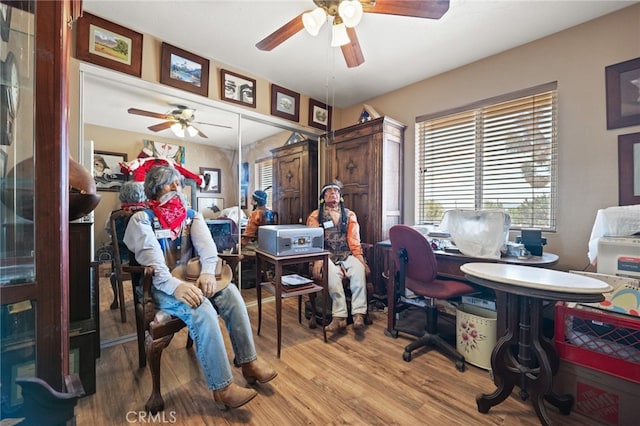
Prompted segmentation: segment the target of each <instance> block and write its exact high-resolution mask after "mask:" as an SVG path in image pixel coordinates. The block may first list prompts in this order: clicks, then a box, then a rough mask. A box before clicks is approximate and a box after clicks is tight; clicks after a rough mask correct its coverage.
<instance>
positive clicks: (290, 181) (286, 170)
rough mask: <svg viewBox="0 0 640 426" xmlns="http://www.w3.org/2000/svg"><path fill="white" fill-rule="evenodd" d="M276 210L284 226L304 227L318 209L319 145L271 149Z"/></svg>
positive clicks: (298, 144)
mask: <svg viewBox="0 0 640 426" xmlns="http://www.w3.org/2000/svg"><path fill="white" fill-rule="evenodd" d="M271 153H272V155H273V203H272V206H273V210H274V211H276V212H277V213H278V218H279V223H280V224H281V225H288V224H302V225H304V224H305V223H306V222H307V217H308V216H309V214H311V212H312V211H313V210H315V209H317V208H318V142H317V141H313V140H304V141H300V142H296V143H292V144H288V145H284V146H281V147H278V148H275V149H272V150H271Z"/></svg>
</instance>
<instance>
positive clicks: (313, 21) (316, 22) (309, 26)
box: [302, 7, 327, 37]
mask: <svg viewBox="0 0 640 426" xmlns="http://www.w3.org/2000/svg"><path fill="white" fill-rule="evenodd" d="M326 21H327V13H326V12H325V11H324V9H323V8H321V7H316V8H315V9H313V10H312V11H310V12H307V13H304V14H302V24H303V25H304V29H305V30H307V32H308V33H309V34H311V35H312V36H314V37H315V36H317V35H318V33H319V32H320V28H322V26H323V25H324V23H325V22H326Z"/></svg>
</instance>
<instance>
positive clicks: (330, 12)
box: [256, 0, 449, 68]
mask: <svg viewBox="0 0 640 426" xmlns="http://www.w3.org/2000/svg"><path fill="white" fill-rule="evenodd" d="M313 2H314V3H315V5H316V8H315V9H313V10H310V11H307V12H303V13H301V14H300V15H298V16H296V17H295V18H293V19H292V20H291V21H289V22H287V23H286V24H284V25H283V26H281V27H280V28H278V29H277V30H275V31H274V32H273V33H271V34H270V35H268V36H267V37H265V38H264V39H262V40H261V41H259V42H258V43H256V47H257V48H258V49H260V50H267V51H268V50H273V49H274V48H275V47H277V46H279V45H280V44H281V43H283V42H284V41H286V40H288V39H289V38H290V37H292V36H294V35H295V34H297V33H298V32H300V31H301V30H302V29H303V28H304V29H306V30H307V31H308V32H309V33H310V34H311V35H313V36H315V35H317V34H318V32H319V31H320V28H321V27H322V25H323V24H324V23H325V22H326V21H327V20H328V18H329V17H331V18H332V19H331V21H332V25H331V31H332V41H331V46H333V47H337V46H340V48H341V49H342V54H343V56H344V59H345V61H346V62H347V67H349V68H354V67H357V66H359V65H361V64H362V63H364V55H363V54H362V49H360V42H359V41H358V36H357V34H356V29H355V26H356V25H357V24H358V22H360V18H362V14H363V13H378V14H382V15H399V16H412V17H416V18H429V19H440V18H441V17H442V15H444V14H445V13H446V12H447V10H449V0H413V1H402V0H313Z"/></svg>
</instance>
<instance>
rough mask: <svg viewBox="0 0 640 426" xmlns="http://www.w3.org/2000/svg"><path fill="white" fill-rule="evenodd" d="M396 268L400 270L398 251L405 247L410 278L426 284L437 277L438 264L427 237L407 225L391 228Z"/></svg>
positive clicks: (408, 276)
mask: <svg viewBox="0 0 640 426" xmlns="http://www.w3.org/2000/svg"><path fill="white" fill-rule="evenodd" d="M389 238H390V239H391V247H392V250H393V259H394V261H395V262H396V269H397V270H400V259H399V258H398V251H399V250H400V249H403V248H404V249H405V250H406V251H407V256H408V258H409V260H408V262H407V264H406V266H405V267H406V269H405V274H406V277H407V278H409V279H410V280H414V281H418V282H420V283H423V284H426V283H429V282H431V281H433V280H435V279H436V277H437V275H438V264H437V262H436V256H435V254H433V250H432V249H431V244H430V243H429V241H428V240H427V238H426V237H425V236H424V235H423V234H421V233H420V232H418V231H416V230H415V229H413V228H412V227H410V226H407V225H394V226H392V227H391V229H389Z"/></svg>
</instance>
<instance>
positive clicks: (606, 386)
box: [553, 361, 640, 426]
mask: <svg viewBox="0 0 640 426" xmlns="http://www.w3.org/2000/svg"><path fill="white" fill-rule="evenodd" d="M553 389H554V391H556V392H558V393H560V394H571V395H572V396H573V398H574V405H573V409H572V410H573V411H576V412H578V413H581V414H584V415H586V416H588V417H590V418H592V419H596V420H599V421H602V422H603V424H609V425H619V426H631V425H636V424H638V407H639V406H640V384H638V383H634V382H631V381H628V380H624V379H620V378H618V377H615V376H612V375H610V374H605V373H601V372H598V371H595V370H593V369H590V368H587V367H582V366H580V365H577V364H573V363H570V362H566V361H561V362H560V370H559V371H558V374H557V375H556V376H555V377H554V381H553Z"/></svg>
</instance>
